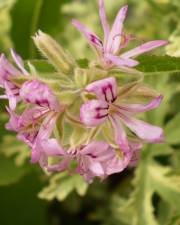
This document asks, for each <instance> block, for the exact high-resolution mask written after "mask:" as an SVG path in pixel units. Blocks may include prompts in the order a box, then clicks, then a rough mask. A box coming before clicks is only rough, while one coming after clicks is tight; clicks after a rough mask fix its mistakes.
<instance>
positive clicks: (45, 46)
mask: <svg viewBox="0 0 180 225" xmlns="http://www.w3.org/2000/svg"><path fill="white" fill-rule="evenodd" d="M33 40H34V42H35V44H36V46H37V47H38V48H39V50H40V51H41V53H42V54H43V55H44V56H45V57H46V58H47V59H48V60H49V61H50V62H51V63H52V64H53V65H54V66H55V67H56V69H57V70H58V71H62V72H64V73H66V74H67V73H69V72H70V71H71V69H72V67H73V65H75V61H74V59H73V57H72V56H71V55H70V54H69V53H67V52H66V51H65V50H64V49H63V48H62V47H61V46H60V45H59V44H58V43H57V42H56V41H55V40H54V39H53V38H51V37H50V36H49V35H47V34H45V33H43V32H42V31H38V33H37V34H36V35H35V36H34V37H33Z"/></svg>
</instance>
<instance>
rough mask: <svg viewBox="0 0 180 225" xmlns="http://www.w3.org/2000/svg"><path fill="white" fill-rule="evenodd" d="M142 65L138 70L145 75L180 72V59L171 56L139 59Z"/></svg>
mask: <svg viewBox="0 0 180 225" xmlns="http://www.w3.org/2000/svg"><path fill="white" fill-rule="evenodd" d="M138 61H139V62H140V64H139V65H138V66H137V67H136V69H138V70H140V71H142V72H144V73H145V75H160V74H163V73H177V72H180V58H176V57H171V56H167V55H165V56H155V55H145V56H140V57H138Z"/></svg>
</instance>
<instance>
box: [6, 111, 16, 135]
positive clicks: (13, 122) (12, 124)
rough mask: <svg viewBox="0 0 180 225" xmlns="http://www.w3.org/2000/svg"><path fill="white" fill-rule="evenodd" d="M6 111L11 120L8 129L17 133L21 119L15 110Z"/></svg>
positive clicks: (7, 125)
mask: <svg viewBox="0 0 180 225" xmlns="http://www.w3.org/2000/svg"><path fill="white" fill-rule="evenodd" d="M6 110H7V111H8V113H9V115H10V120H9V122H8V123H6V129H7V130H12V131H16V132H17V131H18V130H19V126H18V120H19V117H18V116H17V115H16V114H15V112H14V111H13V110H11V108H8V107H6Z"/></svg>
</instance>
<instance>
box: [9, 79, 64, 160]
mask: <svg viewBox="0 0 180 225" xmlns="http://www.w3.org/2000/svg"><path fill="white" fill-rule="evenodd" d="M19 95H20V97H21V99H22V101H24V102H25V103H26V104H28V106H29V107H28V108H26V109H25V110H24V112H23V113H22V114H21V115H20V116H17V115H16V114H15V113H14V111H12V110H9V109H8V112H9V114H10V120H9V122H8V124H6V128H7V129H10V130H14V131H16V132H17V133H18V135H17V138H18V139H19V140H22V141H23V142H25V143H26V144H27V145H29V146H30V147H31V148H32V162H37V161H39V160H41V158H42V157H41V154H40V152H41V150H40V148H38V147H39V146H40V144H39V143H40V142H41V141H42V140H44V139H45V140H46V139H48V138H49V137H50V135H51V133H52V131H53V129H54V126H55V123H56V120H57V117H58V116H59V114H60V113H61V111H62V110H63V107H62V106H61V105H60V104H59V102H58V100H57V99H56V97H55V96H54V94H53V92H52V90H51V89H50V88H49V87H48V86H47V85H46V84H44V83H43V82H41V81H38V80H32V81H26V82H25V83H24V84H23V85H22V87H21V89H20V91H19Z"/></svg>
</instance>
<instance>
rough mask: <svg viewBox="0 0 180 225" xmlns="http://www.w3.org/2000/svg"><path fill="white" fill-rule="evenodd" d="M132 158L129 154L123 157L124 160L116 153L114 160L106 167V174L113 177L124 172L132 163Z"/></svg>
mask: <svg viewBox="0 0 180 225" xmlns="http://www.w3.org/2000/svg"><path fill="white" fill-rule="evenodd" d="M131 157H132V155H131V152H128V153H127V154H125V155H124V156H123V158H119V156H118V155H116V153H115V151H114V155H113V158H112V159H111V160H110V161H109V162H108V164H107V165H106V174H107V175H111V174H114V173H120V172H122V171H123V170H124V169H125V168H126V167H127V166H128V164H129V163H130V159H131Z"/></svg>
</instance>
